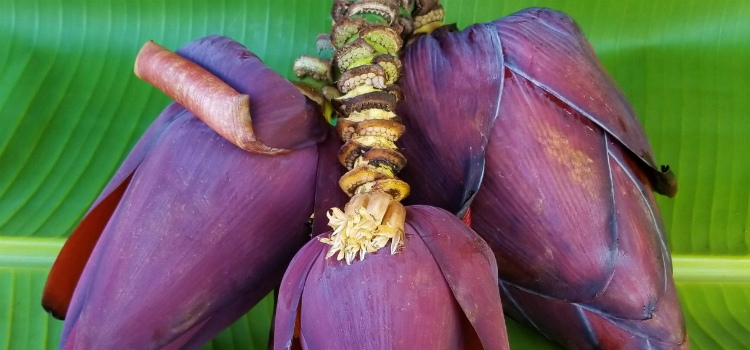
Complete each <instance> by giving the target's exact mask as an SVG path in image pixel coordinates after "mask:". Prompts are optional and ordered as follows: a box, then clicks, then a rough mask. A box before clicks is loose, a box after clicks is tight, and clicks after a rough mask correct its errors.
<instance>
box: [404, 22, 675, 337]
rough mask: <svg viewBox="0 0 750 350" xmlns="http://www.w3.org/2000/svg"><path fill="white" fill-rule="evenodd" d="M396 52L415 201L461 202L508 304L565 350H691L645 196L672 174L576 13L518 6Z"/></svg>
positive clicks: (670, 184) (453, 206) (663, 187)
mask: <svg viewBox="0 0 750 350" xmlns="http://www.w3.org/2000/svg"><path fill="white" fill-rule="evenodd" d="M403 63H404V72H405V73H404V76H403V80H402V87H403V89H404V95H405V99H404V103H402V104H401V106H400V107H399V110H398V113H399V114H400V115H403V118H404V120H405V125H406V127H407V129H410V130H415V129H416V130H420V131H422V133H421V134H418V133H406V134H405V136H404V137H403V138H402V140H401V146H402V147H403V149H404V153H405V155H406V156H407V158H408V159H409V160H410V162H411V166H410V167H407V168H406V169H405V170H404V172H403V173H402V177H403V178H404V179H405V180H407V181H409V182H410V183H411V184H413V185H412V186H413V188H414V190H413V193H414V194H413V195H412V197H411V200H412V202H413V203H419V204H431V205H438V206H441V207H443V208H446V209H448V210H450V211H452V212H455V213H462V212H463V211H465V210H466V209H467V207H468V206H469V205H471V212H472V222H473V223H472V227H473V228H474V229H475V230H476V231H477V233H479V234H480V235H481V236H482V237H483V238H484V239H485V240H486V241H487V243H488V244H489V245H490V247H491V248H492V249H493V251H494V252H495V255H496V257H497V259H498V268H499V274H500V280H501V287H502V288H501V289H502V290H503V297H504V299H503V302H504V303H505V306H506V308H507V310H509V312H510V313H511V314H512V315H514V316H515V317H517V318H519V319H521V320H523V321H526V322H528V323H530V324H532V325H534V326H535V327H536V328H538V329H539V330H540V331H542V333H544V334H545V335H547V336H549V337H550V338H552V339H554V340H556V341H558V342H561V343H562V344H564V345H566V346H567V347H569V348H571V349H619V348H621V346H623V344H624V345H625V348H628V349H687V348H688V345H687V340H686V336H685V331H684V323H683V319H682V313H681V311H680V306H679V302H678V300H677V296H676V294H675V291H674V283H673V281H672V273H671V262H670V258H669V254H668V252H667V249H666V246H665V243H664V240H665V238H664V232H663V225H662V223H661V218H660V217H659V213H658V208H657V207H656V202H655V200H654V197H653V194H652V190H657V191H659V192H661V193H665V194H669V195H672V194H674V192H675V191H676V185H675V182H674V179H673V177H672V174H671V173H669V172H662V171H661V169H657V168H656V163H655V161H654V157H653V152H652V151H651V148H650V146H649V145H648V141H647V140H646V136H645V133H644V132H643V129H642V127H641V126H640V124H639V122H638V120H637V118H636V117H635V115H634V114H633V111H632V109H631V108H630V106H629V105H628V103H627V101H626V100H625V98H624V96H623V95H622V93H621V92H620V91H619V89H618V88H617V86H616V85H615V83H614V82H613V81H612V80H611V78H610V77H609V76H608V75H607V74H606V72H604V70H603V69H602V67H601V65H600V63H599V62H598V60H597V59H596V57H595V55H594V53H593V50H592V49H591V47H590V45H589V44H588V42H587V41H586V40H585V38H584V37H583V34H582V33H581V31H580V29H579V28H578V27H577V26H576V25H575V23H573V21H572V20H571V19H570V18H569V17H567V16H566V15H564V14H561V13H559V12H554V11H551V10H545V9H529V10H525V11H522V12H519V13H517V14H514V15H511V16H508V17H505V18H502V19H500V20H497V21H495V22H493V23H488V24H481V25H475V26H472V27H470V28H468V29H467V30H465V31H463V32H460V33H448V32H442V33H437V34H434V35H433V36H429V37H424V38H421V39H419V40H417V41H416V42H415V43H414V44H413V45H412V46H411V47H409V48H408V49H407V50H406V52H405V55H404V57H403ZM447 130H449V132H446V131H447ZM415 163H419V165H415ZM425 178H431V179H432V181H424V180H422V181H420V180H419V179H425ZM480 185H481V187H480ZM472 200H473V201H472Z"/></svg>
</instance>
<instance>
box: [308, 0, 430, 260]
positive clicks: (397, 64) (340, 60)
mask: <svg viewBox="0 0 750 350" xmlns="http://www.w3.org/2000/svg"><path fill="white" fill-rule="evenodd" d="M412 14H417V15H418V16H417V17H416V19H418V20H417V22H415V21H414V20H413V19H412ZM332 16H333V20H334V24H333V28H332V30H331V34H330V35H320V36H318V39H317V46H318V57H313V56H301V57H300V58H298V59H297V61H295V65H294V71H295V74H296V75H297V76H298V77H300V78H305V77H307V78H312V80H315V81H317V85H318V86H319V88H320V90H321V92H322V93H323V95H324V96H326V97H327V98H329V99H330V100H331V102H332V104H333V106H334V108H335V111H336V114H337V115H338V118H337V120H336V121H335V125H336V130H337V132H338V134H339V136H340V137H341V139H342V141H344V145H343V146H342V147H341V149H340V151H339V162H340V163H341V165H343V166H344V167H346V169H347V172H346V173H345V174H344V175H343V176H342V177H341V178H340V180H339V186H340V187H341V189H342V190H343V191H344V192H345V193H346V194H347V195H348V196H349V197H351V200H350V201H349V203H348V204H347V205H346V206H345V208H344V209H343V210H341V209H339V208H333V209H331V211H330V212H329V213H328V220H329V226H331V227H332V228H333V233H332V234H331V235H330V236H329V237H325V238H321V241H322V242H324V243H327V244H329V245H330V246H331V249H330V251H329V252H328V254H327V256H328V257H333V256H334V255H335V256H336V259H338V260H341V259H346V261H347V263H349V264H350V263H351V262H352V261H353V260H354V259H355V258H356V257H357V256H359V258H360V259H364V257H365V256H366V254H368V253H373V252H376V251H378V250H380V249H381V248H383V247H385V246H386V245H388V241H390V242H391V244H390V250H391V253H392V254H395V253H396V252H397V251H398V248H399V247H400V246H401V245H402V244H403V241H404V237H403V236H404V222H405V218H406V214H405V213H406V210H405V209H404V206H403V205H402V204H401V203H400V201H401V200H402V199H404V198H406V196H408V195H409V191H410V190H409V185H408V184H407V183H406V182H404V181H402V180H400V179H399V178H398V177H397V174H398V173H399V172H400V171H401V169H403V167H404V166H405V165H406V158H404V156H403V155H402V154H401V152H400V151H399V149H398V147H397V146H396V144H395V142H396V140H398V138H399V137H400V136H401V135H402V134H403V133H404V126H403V124H402V123H401V121H400V118H399V117H398V116H397V115H396V113H394V111H395V109H396V104H397V103H398V102H399V101H400V100H401V99H403V94H402V92H401V89H400V88H399V86H398V85H397V81H398V79H399V76H400V74H401V61H400V60H399V57H398V55H399V53H400V51H401V48H402V47H403V45H404V39H405V38H406V39H407V40H408V38H409V37H411V36H412V35H419V34H423V33H429V32H431V31H432V30H434V29H435V28H437V27H439V26H440V25H442V19H443V16H444V14H443V10H442V7H441V6H440V4H438V3H437V2H429V1H423V2H417V3H416V4H415V3H414V2H413V1H408V0H405V1H397V0H361V1H356V2H352V1H340V0H337V1H335V2H334V5H333V10H332ZM415 23H416V28H415ZM331 53H332V55H331ZM333 86H335V90H333V89H332V87H333Z"/></svg>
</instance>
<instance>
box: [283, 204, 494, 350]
mask: <svg viewBox="0 0 750 350" xmlns="http://www.w3.org/2000/svg"><path fill="white" fill-rule="evenodd" d="M328 247H329V246H328V245H325V244H323V243H321V242H319V241H317V240H314V241H311V242H310V243H308V244H307V245H306V246H305V247H304V248H303V249H302V250H301V251H300V253H299V254H298V255H297V256H296V257H295V259H294V260H293V261H292V263H291V264H290V267H289V270H288V271H287V273H286V275H285V276H284V281H283V282H282V287H281V290H280V293H279V303H278V306H277V313H276V314H277V318H276V326H275V332H276V333H275V339H274V346H275V349H278V350H281V349H291V348H294V346H297V345H301V346H302V348H303V349H427V348H429V349H486V350H489V349H508V344H507V336H506V334H505V327H504V324H505V323H504V319H503V314H502V309H501V307H500V299H499V292H498V289H497V284H496V283H497V280H496V277H495V276H496V271H497V270H496V265H495V261H494V259H493V257H492V255H491V252H490V250H489V248H488V247H487V246H486V244H485V243H484V242H483V241H482V240H481V239H480V238H479V237H478V236H477V235H476V234H475V233H474V232H473V231H471V230H470V229H468V228H467V227H466V226H465V225H463V223H461V221H460V220H458V219H457V218H456V217H455V216H453V215H451V214H450V213H448V212H446V211H444V210H441V209H437V208H434V207H424V206H411V207H408V208H407V223H406V246H405V247H404V248H403V249H402V250H401V251H399V252H398V253H397V254H395V255H391V254H390V253H389V252H388V251H387V250H386V249H384V250H381V251H379V252H377V253H374V254H369V255H367V256H366V258H365V259H364V260H362V261H359V260H357V261H354V262H353V263H352V264H351V265H347V264H346V263H345V262H344V261H337V260H335V259H325V253H326V252H327V250H328ZM297 315H299V319H298V318H297V317H298V316H297ZM298 322H299V324H297V323H298ZM295 329H299V333H298V334H297V335H295ZM469 330H470V331H469Z"/></svg>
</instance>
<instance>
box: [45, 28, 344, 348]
mask: <svg viewBox="0 0 750 350" xmlns="http://www.w3.org/2000/svg"><path fill="white" fill-rule="evenodd" d="M178 53H179V54H180V55H182V56H184V57H186V58H188V59H190V60H192V61H193V62H195V63H197V64H199V65H200V66H202V67H203V68H205V69H207V70H208V71H210V72H211V73H212V74H214V75H215V76H217V77H218V78H220V79H221V80H223V81H224V82H227V83H228V84H230V85H231V86H232V87H233V88H234V89H236V90H237V91H239V92H240V93H243V94H247V95H249V97H250V100H251V104H252V105H251V114H252V117H253V123H254V125H253V126H254V129H255V131H256V132H257V135H258V136H259V138H260V139H261V140H262V141H263V142H264V143H265V144H268V145H270V146H272V147H281V148H292V149H294V148H298V149H297V150H295V151H290V152H287V153H285V154H280V155H274V156H267V155H261V154H254V153H249V152H247V151H245V150H243V149H240V148H238V147H236V146H235V145H233V144H231V143H230V142H229V141H227V140H226V139H224V138H223V137H221V136H219V135H218V134H217V133H216V132H214V131H213V130H212V129H210V128H209V127H208V126H206V124H204V123H203V122H202V121H200V120H198V119H197V118H196V117H195V116H194V115H193V114H192V113H191V112H189V111H187V110H185V109H184V108H182V107H181V106H179V105H177V104H172V105H171V106H170V107H168V108H167V109H166V110H165V111H164V112H163V113H162V115H161V116H160V117H159V118H157V120H156V121H155V122H154V124H153V125H152V126H151V128H150V129H149V130H148V131H147V132H146V134H145V135H144V137H143V138H142V139H141V140H140V141H139V143H138V144H137V145H136V147H135V148H134V150H133V151H132V152H131V154H130V155H129V156H128V158H127V159H126V160H125V162H124V164H123V165H122V167H121V168H120V170H118V172H117V174H115V176H114V179H113V180H112V181H111V183H110V184H109V185H108V186H107V188H106V189H105V190H104V192H103V193H102V195H101V196H100V198H99V199H98V200H97V201H96V202H95V203H94V205H93V206H92V208H91V210H90V211H89V213H88V215H87V216H86V217H85V218H84V219H83V221H82V224H81V226H80V227H79V228H77V229H76V231H75V232H74V234H73V235H72V236H71V238H70V240H69V241H68V243H67V244H66V246H65V248H63V253H62V254H61V256H60V258H59V259H58V261H57V262H56V265H55V268H54V269H53V271H52V273H51V276H50V279H49V282H48V285H47V290H46V292H45V304H46V306H47V307H48V308H51V309H52V310H53V311H54V312H57V313H58V315H59V316H65V313H66V310H65V309H66V306H67V305H66V303H67V302H68V300H66V295H65V293H62V294H59V293H58V290H59V286H61V285H68V286H75V285H76V282H77V287H76V289H75V292H74V294H73V296H72V300H70V308H69V309H67V317H66V323H65V327H64V331H63V336H62V340H61V348H63V349H79V350H84V349H195V348H198V347H199V346H200V345H202V344H203V343H205V342H206V341H208V340H209V339H211V337H213V336H215V335H216V334H218V332H219V331H220V330H222V329H223V328H225V327H227V326H228V325H229V324H231V323H232V322H233V321H234V320H236V319H237V318H239V317H240V316H241V315H242V314H244V313H245V312H246V311H247V310H249V309H250V307H251V306H252V305H254V304H255V303H256V302H257V301H259V300H260V299H261V298H262V297H264V296H265V295H266V294H267V293H268V292H270V291H271V289H272V288H274V287H275V286H277V285H278V283H279V282H280V280H281V276H282V275H283V271H284V269H285V268H286V266H287V264H288V262H289V261H290V260H291V258H292V257H293V256H294V254H295V253H296V251H297V250H298V249H299V248H300V247H301V246H302V245H303V244H304V243H305V242H307V240H308V239H309V233H310V228H309V225H308V221H309V219H310V213H311V212H312V211H313V205H314V200H315V192H316V189H315V187H316V178H317V169H318V155H319V151H318V146H316V143H317V142H318V141H319V140H320V139H321V138H322V137H323V136H325V134H324V132H325V128H318V127H316V126H315V123H318V122H320V120H319V119H320V116H319V115H318V113H317V106H316V105H314V104H313V103H311V102H309V101H307V100H306V99H305V98H304V96H302V94H300V92H299V91H298V90H297V88H296V87H294V86H293V85H292V84H290V83H289V82H288V81H286V80H285V79H283V78H282V77H281V76H279V75H277V74H276V73H273V72H272V71H271V70H270V69H268V68H266V67H265V66H264V65H263V64H262V62H260V60H259V59H258V58H257V57H255V56H254V55H253V54H251V53H250V52H249V51H247V50H246V49H245V48H244V47H242V46H241V45H240V44H238V43H236V42H234V41H231V40H230V39H227V38H222V37H208V38H204V39H201V40H198V41H196V42H193V43H191V44H189V45H187V46H185V47H183V48H182V49H180V50H179V51H178ZM300 124H301V125H302V128H300ZM331 158H333V159H334V161H335V152H334V153H333V154H332V155H331ZM97 239H98V242H97ZM82 242H83V243H88V245H89V246H90V247H93V245H94V244H95V248H93V252H86V251H85V250H84V251H76V249H78V247H80V245H79V244H80V243H82ZM66 252H67V253H66ZM88 253H91V257H90V258H88ZM71 256H78V257H79V259H77V261H75V262H76V263H78V264H79V265H81V266H80V268H83V266H82V264H85V269H83V272H82V275H81V276H80V280H78V275H77V273H80V272H81V271H80V269H78V270H76V269H71V268H70V265H69V263H70V261H71ZM86 258H88V259H86Z"/></svg>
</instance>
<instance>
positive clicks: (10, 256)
mask: <svg viewBox="0 0 750 350" xmlns="http://www.w3.org/2000/svg"><path fill="white" fill-rule="evenodd" d="M63 243H65V239H64V238H36V237H0V268H49V267H50V266H51V265H52V263H53V262H54V261H55V258H56V257H57V254H58V253H59V252H60V249H61V248H62V245H63ZM672 262H673V265H674V278H675V281H677V282H720V283H730V282H731V283H736V282H744V283H750V256H707V255H682V254H680V255H673V256H672Z"/></svg>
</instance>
